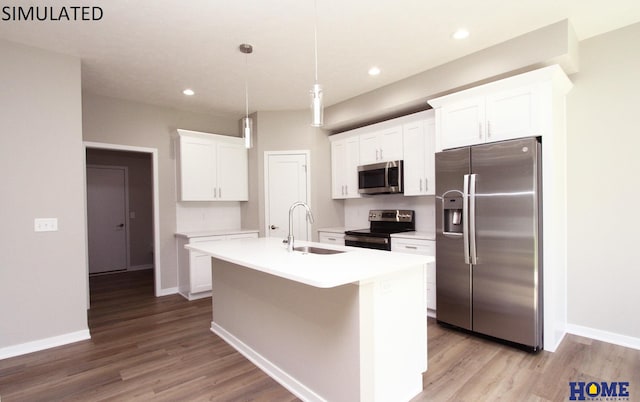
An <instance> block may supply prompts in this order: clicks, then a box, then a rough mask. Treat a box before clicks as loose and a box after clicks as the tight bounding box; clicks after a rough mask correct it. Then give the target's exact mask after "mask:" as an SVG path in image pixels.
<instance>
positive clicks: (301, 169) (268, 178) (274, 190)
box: [264, 151, 311, 240]
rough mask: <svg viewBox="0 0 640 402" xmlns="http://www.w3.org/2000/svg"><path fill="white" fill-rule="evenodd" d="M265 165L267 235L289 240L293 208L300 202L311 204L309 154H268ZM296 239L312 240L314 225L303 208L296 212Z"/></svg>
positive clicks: (300, 152) (268, 152)
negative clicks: (310, 222) (308, 220)
mask: <svg viewBox="0 0 640 402" xmlns="http://www.w3.org/2000/svg"><path fill="white" fill-rule="evenodd" d="M264 164H265V166H264V171H265V174H264V176H265V177H264V182H265V184H264V191H265V197H264V199H265V236H267V237H280V238H286V237H287V234H288V233H289V207H290V206H291V205H292V204H293V203H294V202H296V201H302V202H305V203H307V204H309V201H310V198H311V197H310V183H311V180H310V174H311V173H310V168H309V151H267V152H265V158H264ZM309 206H310V207H311V205H309ZM293 236H294V238H295V239H299V240H311V224H309V222H307V219H306V211H305V210H304V209H303V208H297V209H296V210H295V211H294V218H293Z"/></svg>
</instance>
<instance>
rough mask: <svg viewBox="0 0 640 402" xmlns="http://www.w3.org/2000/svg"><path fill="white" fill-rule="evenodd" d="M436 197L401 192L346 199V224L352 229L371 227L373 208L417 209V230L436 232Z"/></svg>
mask: <svg viewBox="0 0 640 402" xmlns="http://www.w3.org/2000/svg"><path fill="white" fill-rule="evenodd" d="M435 204H436V199H435V196H433V195H427V196H420V197H405V196H403V195H401V194H381V195H375V196H369V197H362V198H353V199H348V200H345V201H344V224H345V227H347V228H350V229H357V228H367V227H369V220H368V219H369V210H371V209H413V210H415V211H416V230H417V231H419V232H428V233H435V227H436V213H435V209H436V207H435Z"/></svg>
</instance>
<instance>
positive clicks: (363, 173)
mask: <svg viewBox="0 0 640 402" xmlns="http://www.w3.org/2000/svg"><path fill="white" fill-rule="evenodd" d="M402 167H403V161H390V162H381V163H373V164H371V165H361V166H358V193H360V194H395V193H402V192H404V175H403V172H402Z"/></svg>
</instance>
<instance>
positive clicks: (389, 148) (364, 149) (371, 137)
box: [360, 125, 402, 165]
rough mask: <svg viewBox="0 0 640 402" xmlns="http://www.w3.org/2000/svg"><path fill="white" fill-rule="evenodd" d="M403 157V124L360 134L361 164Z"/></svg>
mask: <svg viewBox="0 0 640 402" xmlns="http://www.w3.org/2000/svg"><path fill="white" fill-rule="evenodd" d="M398 159H402V125H397V126H393V127H388V128H384V129H380V130H376V131H373V132H369V133H363V134H361V135H360V164H361V165H368V164H371V163H377V162H386V161H393V160H398Z"/></svg>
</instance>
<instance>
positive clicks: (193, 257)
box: [177, 231, 258, 300]
mask: <svg viewBox="0 0 640 402" xmlns="http://www.w3.org/2000/svg"><path fill="white" fill-rule="evenodd" d="M255 237H258V232H257V231H256V232H250V233H234V234H226V235H215V236H201V237H190V238H187V237H179V238H178V242H177V243H178V292H179V293H180V294H181V295H182V296H183V297H184V298H186V299H188V300H195V299H200V298H203V297H209V296H211V256H209V255H207V254H203V253H199V252H197V251H190V250H187V249H185V248H184V246H185V245H187V244H195V243H198V244H202V243H208V242H215V241H221V240H231V239H242V238H255Z"/></svg>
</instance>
